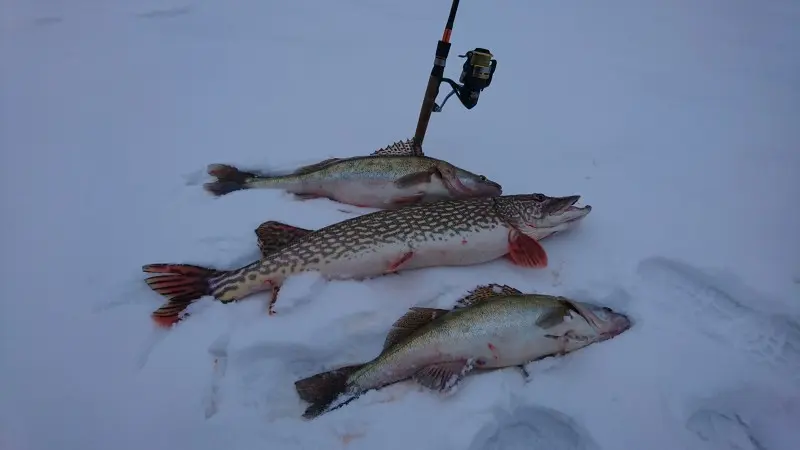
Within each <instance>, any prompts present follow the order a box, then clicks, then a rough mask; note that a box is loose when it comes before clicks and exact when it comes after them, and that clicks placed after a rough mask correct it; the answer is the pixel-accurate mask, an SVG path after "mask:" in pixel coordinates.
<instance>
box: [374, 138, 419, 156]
mask: <svg viewBox="0 0 800 450" xmlns="http://www.w3.org/2000/svg"><path fill="white" fill-rule="evenodd" d="M371 156H425V154H424V153H423V152H422V149H421V148H419V147H417V146H416V145H415V144H414V139H406V140H405V141H397V142H395V143H393V144H391V145H388V146H386V147H384V148H379V149H378V150H375V151H374V152H372V155H371Z"/></svg>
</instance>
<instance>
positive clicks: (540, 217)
mask: <svg viewBox="0 0 800 450" xmlns="http://www.w3.org/2000/svg"><path fill="white" fill-rule="evenodd" d="M580 198H581V196H580V195H570V196H567V197H550V196H547V195H544V194H538V193H537V194H520V195H509V196H505V197H501V198H497V199H495V209H496V210H497V212H498V213H500V215H501V216H502V217H503V218H504V219H505V220H506V221H507V222H508V223H509V224H511V225H512V226H514V227H515V228H517V229H518V230H519V231H521V232H522V233H524V234H526V235H528V236H530V237H532V238H534V239H537V240H539V239H544V238H546V237H547V236H550V235H552V234H555V233H558V232H559V231H564V230H566V229H568V228H569V227H570V225H572V224H573V223H574V222H577V221H579V220H581V219H583V218H584V217H586V215H587V214H589V213H590V212H591V211H592V207H591V205H586V206H576V203H577V202H578V200H580Z"/></svg>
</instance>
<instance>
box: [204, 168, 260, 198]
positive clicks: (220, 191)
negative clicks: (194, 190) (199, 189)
mask: <svg viewBox="0 0 800 450" xmlns="http://www.w3.org/2000/svg"><path fill="white" fill-rule="evenodd" d="M207 172H208V174H209V175H211V176H212V177H216V178H217V180H216V181H212V182H210V183H205V184H204V185H203V188H204V189H205V190H206V191H208V192H210V193H211V194H213V195H214V196H216V197H219V196H222V195H225V194H230V193H231V192H235V191H241V190H243V189H248V188H249V187H248V186H247V183H248V182H249V181H250V180H251V179H253V178H256V177H257V176H258V175H256V174H254V173H251V172H245V171H243V170H239V169H237V168H236V167H233V166H229V165H227V164H209V165H208V169H207Z"/></svg>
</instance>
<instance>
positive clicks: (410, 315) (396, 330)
mask: <svg viewBox="0 0 800 450" xmlns="http://www.w3.org/2000/svg"><path fill="white" fill-rule="evenodd" d="M449 312H450V310H448V309H438V308H420V307H413V308H410V309H409V310H408V312H406V313H405V314H403V316H402V317H400V318H399V319H397V321H396V322H395V323H393V324H392V329H391V330H389V333H387V334H386V340H385V341H384V342H383V351H386V350H388V349H389V348H391V347H392V346H393V345H395V344H397V343H398V342H400V341H402V340H403V339H405V338H407V337H408V336H409V335H410V334H411V333H413V332H414V331H416V330H418V329H420V328H422V327H423V326H425V325H427V324H429V323H431V322H433V321H434V320H436V319H437V318H439V317H442V316H443V315H445V314H447V313H449Z"/></svg>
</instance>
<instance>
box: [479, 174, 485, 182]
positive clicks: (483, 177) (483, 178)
mask: <svg viewBox="0 0 800 450" xmlns="http://www.w3.org/2000/svg"><path fill="white" fill-rule="evenodd" d="M478 179H479V180H481V181H486V176H484V175H480V176H479V177H478Z"/></svg>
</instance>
